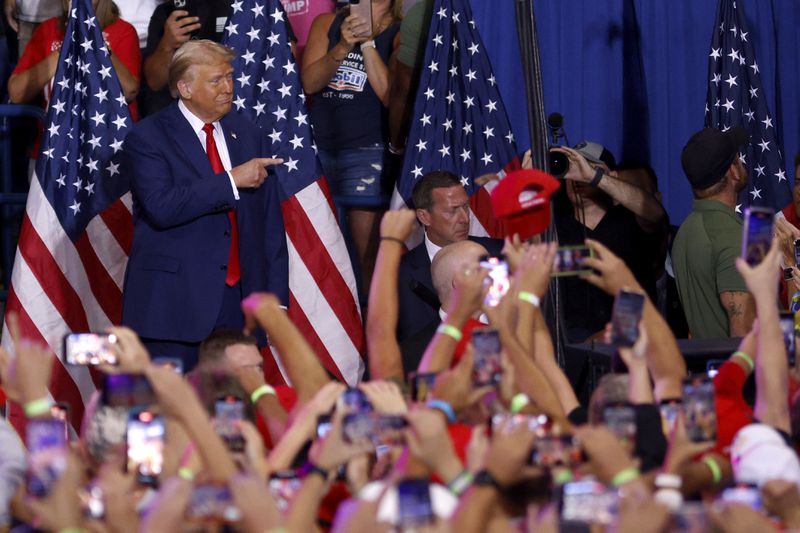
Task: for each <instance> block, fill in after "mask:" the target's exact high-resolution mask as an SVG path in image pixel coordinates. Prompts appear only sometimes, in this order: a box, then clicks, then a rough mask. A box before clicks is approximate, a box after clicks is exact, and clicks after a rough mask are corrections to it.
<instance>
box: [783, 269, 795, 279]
mask: <svg viewBox="0 0 800 533" xmlns="http://www.w3.org/2000/svg"><path fill="white" fill-rule="evenodd" d="M793 278H794V271H793V270H792V267H786V268H784V269H783V281H792V279H793Z"/></svg>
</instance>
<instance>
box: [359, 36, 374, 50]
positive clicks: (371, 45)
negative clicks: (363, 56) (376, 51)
mask: <svg viewBox="0 0 800 533" xmlns="http://www.w3.org/2000/svg"><path fill="white" fill-rule="evenodd" d="M366 48H375V41H373V40H372V39H370V40H369V41H364V42H363V43H361V51H362V52H363V51H364V49H366Z"/></svg>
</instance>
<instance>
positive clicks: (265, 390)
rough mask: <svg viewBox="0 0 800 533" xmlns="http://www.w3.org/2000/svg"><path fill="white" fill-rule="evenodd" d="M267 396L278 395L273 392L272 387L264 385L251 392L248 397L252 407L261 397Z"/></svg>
mask: <svg viewBox="0 0 800 533" xmlns="http://www.w3.org/2000/svg"><path fill="white" fill-rule="evenodd" d="M267 394H272V395H273V396H277V394H278V393H277V392H275V389H274V388H273V387H270V386H269V385H266V384H264V385H261V386H260V387H259V388H257V389H256V390H254V391H253V394H251V395H250V401H251V402H252V403H253V405H255V404H256V402H258V400H260V399H261V397H262V396H266V395H267Z"/></svg>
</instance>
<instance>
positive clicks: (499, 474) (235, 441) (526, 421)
mask: <svg viewBox="0 0 800 533" xmlns="http://www.w3.org/2000/svg"><path fill="white" fill-rule="evenodd" d="M130 3H131V4H137V6H138V7H139V9H133V10H132V8H131V6H130V5H125V3H124V2H118V4H115V3H114V2H112V1H111V0H93V6H94V8H95V10H96V13H97V22H98V25H99V26H100V27H101V28H102V30H103V32H104V35H105V37H106V41H107V45H108V47H109V52H110V58H111V62H112V65H113V67H114V70H115V71H116V73H117V76H118V77H119V79H120V84H121V87H122V90H123V94H124V96H125V99H126V100H127V101H128V102H129V103H130V109H131V114H132V117H133V118H134V119H138V117H139V115H141V116H142V117H143V118H142V119H141V120H140V121H139V122H138V124H137V125H136V126H135V127H134V128H132V131H131V133H130V134H129V135H128V137H127V138H126V141H125V145H124V148H123V153H122V156H121V163H120V171H121V173H122V174H123V175H124V176H125V177H126V179H129V180H130V183H131V191H132V196H133V213H134V228H135V229H134V236H133V242H132V247H131V253H130V256H129V262H128V266H127V273H126V276H125V284H124V288H123V308H122V317H123V324H125V325H124V326H117V327H112V328H110V329H109V330H108V331H107V332H105V333H103V334H100V335H98V334H94V335H88V336H81V332H76V336H71V337H69V338H68V339H67V341H66V342H65V346H64V350H65V353H64V354H62V355H63V360H64V361H65V362H66V363H69V364H93V365H94V370H93V378H94V382H95V384H96V385H97V391H96V392H95V393H94V394H93V395H92V397H91V398H86V400H87V401H86V405H85V408H84V406H83V404H81V405H72V406H70V405H65V404H63V403H55V402H54V401H53V400H52V397H51V394H50V391H51V388H50V386H51V382H52V381H55V380H57V379H58V376H53V375H52V374H53V369H54V368H56V369H61V370H59V371H63V367H61V366H60V365H54V361H53V358H54V357H55V356H54V355H53V354H52V352H51V350H50V349H49V348H48V347H45V346H42V345H40V344H39V343H37V342H36V341H34V340H32V339H29V338H25V335H24V334H22V333H21V328H20V325H19V322H20V320H24V317H22V318H21V317H18V316H16V315H15V314H14V313H8V314H7V315H6V320H5V321H6V323H7V325H8V335H10V337H11V339H12V342H11V345H12V346H13V350H11V351H10V352H11V353H6V352H5V351H3V350H1V349H0V383H1V384H2V389H3V391H4V393H5V394H6V396H7V398H8V399H9V401H10V402H11V404H12V405H13V409H16V410H17V411H18V412H21V413H24V416H23V417H21V419H20V427H17V428H14V427H12V425H11V424H10V422H9V421H8V420H6V419H0V450H2V451H0V529H3V528H5V529H6V530H13V531H28V530H43V531H54V532H62V533H78V532H82V531H134V530H140V531H176V530H187V531H195V530H212V531H218V530H225V529H233V530H237V531H247V532H250V531H252V532H254V533H264V532H272V533H286V532H290V533H299V532H307V531H316V530H322V531H343V532H344V531H347V532H350V531H354V532H355V531H365V532H366V531H383V530H386V531H394V530H397V531H403V532H411V531H458V532H459V533H467V532H473V531H474V532H482V531H491V532H494V531H498V532H499V531H530V532H549V531H554V532H555V531H620V532H625V533H628V532H630V533H634V532H637V533H638V532H644V533H646V532H654V533H655V532H663V531H723V532H731V533H738V532H742V533H744V532H752V531H757V530H760V529H764V530H766V529H768V528H777V529H782V530H800V459H799V458H798V450H800V405H798V404H800V373H798V368H797V363H796V353H797V352H798V351H800V350H799V349H798V346H797V343H796V342H795V325H794V319H793V316H791V315H789V320H790V322H789V323H790V325H789V327H788V330H787V328H786V327H785V326H784V323H785V320H784V319H785V315H782V314H781V313H780V311H781V309H784V310H787V311H788V312H792V311H793V312H797V311H798V310H800V268H798V263H800V252H798V251H796V250H798V249H799V248H800V229H798V226H800V188H797V187H796V188H795V190H794V192H795V194H794V198H795V202H794V203H793V205H790V206H789V207H787V208H786V210H784V212H783V213H782V214H779V215H778V216H776V217H775V218H774V220H773V219H772V218H770V224H771V225H772V224H773V223H774V231H773V232H772V233H774V236H772V237H771V241H769V242H768V243H767V245H765V246H768V248H769V249H768V250H767V249H766V248H765V249H764V254H763V257H759V258H757V259H756V260H753V259H752V258H750V257H749V256H747V255H748V254H743V253H742V233H743V224H742V219H741V217H740V216H739V215H738V214H737V213H736V211H735V207H736V194H737V192H738V191H739V190H741V189H742V187H743V186H744V184H746V183H747V179H748V176H747V172H746V169H745V167H744V165H743V163H742V161H741V157H740V155H739V153H740V150H741V148H742V146H744V145H745V144H746V143H747V142H748V140H747V139H746V137H745V136H743V133H742V131H740V130H738V129H736V128H733V129H731V130H730V131H727V132H720V131H717V130H711V129H704V130H702V131H700V132H698V133H697V134H696V135H694V136H693V137H692V138H691V139H689V141H688V142H687V145H686V147H685V148H684V150H683V153H682V155H681V162H682V165H683V169H684V172H685V173H686V176H687V178H688V180H689V182H690V184H691V185H692V189H693V193H694V204H693V212H692V214H691V215H690V216H689V217H688V218H687V219H686V221H685V222H684V223H683V224H682V225H681V226H680V228H678V227H674V226H671V225H670V223H669V220H668V216H667V213H666V211H665V209H664V207H663V206H662V204H661V202H660V196H659V193H658V180H657V178H656V175H655V172H654V171H653V170H652V169H651V168H650V167H649V166H648V165H647V164H646V163H643V162H636V161H623V162H621V163H618V162H617V160H616V158H615V157H614V155H613V154H612V153H611V151H610V150H608V149H607V148H606V147H604V146H603V145H602V144H600V143H598V142H592V141H583V142H581V143H579V144H577V145H575V146H574V147H560V148H556V149H555V150H554V151H555V152H559V153H560V155H562V156H563V157H565V158H566V161H567V165H566V168H565V170H564V172H563V174H562V175H560V176H556V177H555V178H554V177H552V176H549V175H546V174H544V173H542V172H539V171H535V170H532V168H531V167H532V165H531V164H530V158H529V157H526V158H524V161H523V164H522V166H523V170H520V171H518V172H515V173H510V174H508V175H507V176H505V177H503V178H502V179H500V177H499V176H484V177H483V179H485V180H493V179H498V180H500V183H499V184H496V187H495V188H494V191H493V192H492V202H493V205H495V206H498V205H502V206H505V207H507V206H509V205H512V204H513V205H515V206H517V207H514V209H517V210H518V211H521V212H527V213H529V214H532V216H533V217H534V218H531V219H526V220H529V222H530V224H533V225H534V226H535V228H536V231H528V232H527V233H526V234H525V235H523V238H520V235H514V236H510V237H509V238H507V239H505V240H500V239H490V238H483V237H475V236H471V235H470V234H469V228H470V208H469V198H468V196H467V192H466V190H465V189H464V186H463V185H462V182H461V179H460V178H459V177H458V176H455V175H453V174H451V173H449V172H447V171H444V170H442V171H436V172H431V173H428V174H426V175H424V176H422V177H421V178H420V179H419V180H418V182H417V183H416V184H415V187H414V190H413V194H412V203H413V209H400V210H388V211H387V210H386V205H385V197H386V191H387V188H386V187H387V185H391V180H392V179H395V178H396V176H394V175H393V173H396V168H395V167H396V166H397V165H396V164H394V163H396V160H397V158H398V157H399V156H400V155H401V154H402V152H403V149H404V148H403V147H404V144H405V139H404V135H405V133H404V132H405V130H406V129H407V123H408V119H409V115H410V106H409V102H410V101H413V96H414V93H415V89H414V80H415V79H416V77H417V76H416V74H417V73H418V70H419V56H420V53H421V52H422V51H424V50H421V48H420V46H419V41H420V36H421V35H424V34H426V33H427V32H426V30H425V28H426V25H427V24H428V20H429V19H430V16H431V13H430V7H431V4H432V3H431V2H429V1H422V2H419V3H418V4H417V5H415V6H414V7H412V8H411V9H410V10H409V11H408V12H407V13H406V14H405V16H404V13H403V7H404V6H403V2H400V1H399V0H372V2H371V6H372V11H371V13H372V20H365V19H364V18H363V17H361V16H360V15H359V13H358V11H357V9H355V8H354V9H353V10H352V11H348V9H342V10H337V11H335V12H334V11H332V6H331V9H330V10H328V11H330V12H325V13H323V14H321V15H319V16H318V17H316V18H315V20H314V22H313V24H312V25H311V26H310V28H309V31H308V39H307V42H306V41H303V42H300V41H298V40H297V39H296V38H295V37H291V36H292V35H294V34H293V32H291V31H290V32H289V35H290V37H291V38H292V40H293V47H292V53H293V54H295V56H296V57H297V58H298V62H299V63H300V64H301V65H302V72H301V73H300V74H301V80H302V85H303V89H304V90H305V91H306V93H307V94H308V96H309V98H308V100H309V106H310V120H311V121H312V122H313V123H314V132H315V135H316V140H317V143H318V149H319V158H320V163H321V165H322V168H323V169H324V172H325V175H326V176H327V177H328V178H329V179H330V181H331V185H332V190H333V192H334V195H335V196H336V197H337V199H339V201H342V202H344V204H343V205H342V206H341V207H343V208H344V209H346V210H347V211H348V223H349V227H350V236H351V241H352V246H353V249H354V253H353V257H354V258H355V260H356V262H357V263H358V265H357V266H358V267H359V268H358V270H359V271H360V273H361V288H360V289H361V292H362V293H363V295H364V300H365V302H364V306H363V310H364V315H365V323H364V329H365V333H366V345H367V349H366V354H365V358H366V363H367V374H366V375H365V377H364V379H363V380H361V381H360V382H359V383H352V384H350V385H351V386H347V385H345V384H343V383H340V382H338V381H336V380H335V379H333V378H332V377H331V375H330V374H329V373H328V372H327V371H326V370H325V368H324V367H323V366H322V364H321V363H320V361H319V359H318V357H317V355H316V354H315V352H314V350H313V348H312V346H311V343H310V342H309V340H308V339H307V338H305V337H304V336H303V335H302V334H301V332H300V330H299V329H298V327H297V325H296V324H295V323H293V321H292V320H291V319H290V317H289V313H288V312H287V307H288V306H291V305H292V303H291V301H290V300H291V299H290V297H289V293H288V266H287V265H288V258H287V256H288V251H287V243H286V240H285V232H284V230H283V223H284V222H283V219H282V214H281V208H280V205H279V200H278V192H277V189H276V188H277V184H276V180H275V177H274V174H273V170H272V168H273V167H275V166H277V165H281V164H282V163H283V159H282V158H281V157H280V156H281V154H277V155H276V154H272V153H271V151H270V150H269V144H268V142H269V141H268V137H267V136H265V135H263V133H262V132H261V131H259V130H258V128H256V126H254V125H252V124H250V123H249V122H248V121H247V120H246V119H244V118H243V117H241V116H240V115H238V114H236V113H235V112H232V110H231V107H232V95H233V80H232V78H233V75H232V71H233V69H232V66H231V61H232V58H233V57H234V53H235V51H232V50H231V49H229V48H227V47H224V46H222V45H220V44H219V43H218V41H219V40H220V39H221V37H222V32H223V30H222V26H221V25H220V24H219V23H218V22H219V20H223V21H224V20H225V19H226V18H227V17H228V15H229V14H230V11H231V9H232V3H231V2H228V1H223V0H220V1H216V2H207V3H198V5H199V6H200V7H199V10H198V11H196V12H195V16H187V15H188V14H189V13H188V12H187V11H182V10H181V9H180V7H177V6H178V2H175V3H173V2H163V3H159V2H130ZM31 4H37V5H42V6H44V5H47V2H40V3H37V2H31ZM52 4H53V5H52V6H50V7H52V9H53V11H52V12H50V11H41V13H46V14H47V15H48V17H43V18H45V20H43V18H38V19H37V18H36V17H31V16H29V14H28V13H27V12H26V11H25V9H24V8H25V7H30V6H29V5H28V3H27V2H24V1H19V0H6V2H5V8H6V16H7V17H8V19H9V24H11V26H12V28H13V29H14V30H15V31H18V32H19V45H20V60H19V63H18V65H17V67H16V69H15V70H14V73H13V74H12V75H11V77H10V79H9V81H8V92H9V96H10V98H11V100H12V101H14V102H16V103H25V102H34V101H38V100H37V99H40V98H43V99H44V102H45V104H46V102H47V99H48V97H49V93H50V88H51V80H52V78H53V75H54V72H55V69H56V67H57V63H58V58H59V48H60V45H61V41H62V40H63V38H64V37H63V35H64V29H65V24H66V16H65V15H63V13H64V12H65V11H64V10H65V9H66V8H67V2H63V3H62V2H60V1H56V2H54V3H52ZM159 4H160V5H159ZM123 6H124V7H125V8H126V9H120V8H123ZM126 10H127V13H129V14H130V16H131V17H132V19H131V22H133V21H134V19H135V21H136V24H131V23H129V22H126V21H125V18H126V17H125V16H124V15H125V12H126ZM37 24H38V25H37ZM26 40H27V41H26ZM26 42H27V44H26ZM301 49H303V51H302V54H303V55H302V58H301V56H300V54H301ZM137 107H138V109H137ZM354 115H357V116H359V117H360V120H359V121H353V120H350V119H349V118H348V117H352V116H354ZM33 153H34V154H35V149H34V152H33ZM795 163H796V165H798V164H800V160H798V161H796V162H795ZM523 189H524V191H523ZM520 192H527V193H530V196H531V197H534V198H537V202H538V203H536V204H535V205H536V206H535V208H534V207H530V205H529V206H527V207H526V206H524V205H521V203H522V200H521V198H522V196H521V195H520ZM531 205H533V204H531ZM551 213H552V218H551ZM770 217H771V215H770ZM267 221H268V222H267ZM534 226H531V227H534ZM531 227H529V228H528V229H530V228H531ZM547 227H552V228H553V229H554V230H555V233H556V235H557V240H558V242H557V243H555V242H544V241H543V239H541V238H540V237H539V236H537V235H533V234H535V233H541V232H542V231H543V230H544V229H545V228H547ZM770 227H771V226H770ZM267 228H269V229H267ZM419 228H421V229H422V233H423V239H422V242H421V243H420V244H419V245H417V246H416V247H413V248H411V249H409V250H406V243H407V242H409V238H410V237H411V235H412V233H414V232H415V231H416V230H418V229H419ZM526 237H531V238H526ZM796 241H798V246H796V245H795V242H796ZM769 243H771V245H770V244H769ZM742 255H745V256H747V257H742ZM554 298H556V299H557V300H558V302H559V305H558V306H556V309H557V312H556V314H555V316H552V314H551V313H550V312H549V311H548V310H549V309H551V308H552V307H550V306H549V304H550V303H551V301H552V300H553V299H554ZM554 325H558V330H555V329H554V327H553V326H554ZM559 332H560V333H559ZM557 335H558V336H559V337H560V338H557V337H556V336H557ZM689 335H691V337H693V338H698V339H721V338H729V337H741V341H740V343H739V346H738V348H737V349H736V350H735V351H733V352H732V353H731V354H729V357H728V358H727V359H725V360H723V361H717V362H715V363H714V364H713V365H709V368H708V373H707V374H703V375H691V374H690V372H689V369H688V368H687V363H686V361H685V359H684V357H683V356H682V354H681V351H680V349H679V346H678V342H677V338H684V337H687V336H689ZM584 341H599V342H605V343H609V344H612V345H613V346H615V348H616V355H615V356H614V364H613V365H612V366H613V367H614V372H613V373H609V374H607V375H605V376H603V377H602V379H600V380H599V383H598V384H597V387H596V388H595V390H594V391H592V394H591V398H589V399H588V401H582V398H581V394H580V391H578V390H576V387H577V384H576V383H575V381H574V380H573V381H571V380H570V379H569V378H568V375H567V372H566V371H565V369H564V365H563V361H559V357H558V356H557V354H558V346H559V345H560V343H562V342H568V343H579V342H584ZM267 344H268V345H269V347H270V348H271V349H272V354H273V356H274V357H275V358H276V359H277V361H278V362H279V366H280V369H281V371H282V372H283V373H284V374H285V376H286V377H287V378H288V379H287V381H288V382H289V383H290V385H289V386H285V385H281V386H275V385H274V384H270V383H267V382H266V381H265V377H264V368H263V359H262V357H263V355H262V350H264V349H265V347H266V346H267ZM560 363H562V364H560ZM751 378H752V380H751ZM751 381H752V383H754V386H753V385H751V384H750V383H751Z"/></svg>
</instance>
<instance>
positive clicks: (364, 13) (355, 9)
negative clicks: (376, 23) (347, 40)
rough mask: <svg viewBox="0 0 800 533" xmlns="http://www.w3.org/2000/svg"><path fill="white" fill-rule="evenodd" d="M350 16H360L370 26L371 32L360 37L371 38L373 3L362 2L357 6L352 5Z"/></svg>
mask: <svg viewBox="0 0 800 533" xmlns="http://www.w3.org/2000/svg"><path fill="white" fill-rule="evenodd" d="M350 14H351V15H358V16H359V17H361V18H362V19H364V20H365V21H366V22H367V25H368V26H369V31H368V32H367V33H366V34H362V35H360V36H359V37H369V36H371V35H372V32H373V28H372V1H371V0H361V1H360V2H359V3H357V4H350Z"/></svg>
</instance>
